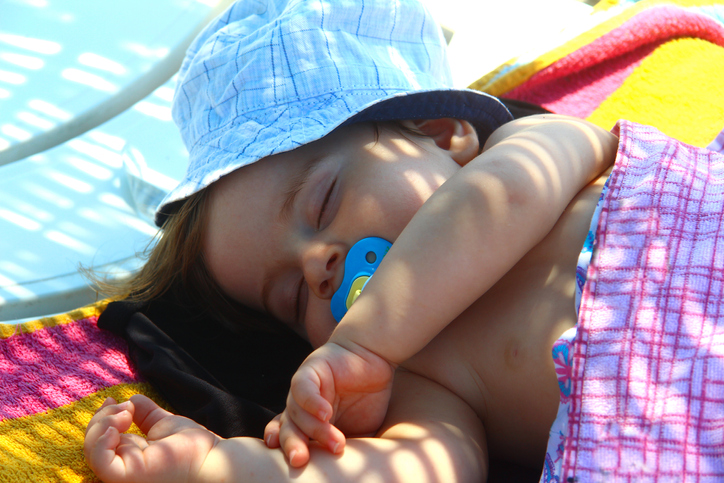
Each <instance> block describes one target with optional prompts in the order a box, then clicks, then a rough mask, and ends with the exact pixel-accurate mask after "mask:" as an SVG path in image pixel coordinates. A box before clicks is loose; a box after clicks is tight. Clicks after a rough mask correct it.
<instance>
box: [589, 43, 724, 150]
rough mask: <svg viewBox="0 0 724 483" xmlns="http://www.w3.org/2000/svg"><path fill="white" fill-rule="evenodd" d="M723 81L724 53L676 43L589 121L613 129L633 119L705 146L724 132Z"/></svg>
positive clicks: (667, 46)
mask: <svg viewBox="0 0 724 483" xmlns="http://www.w3.org/2000/svg"><path fill="white" fill-rule="evenodd" d="M722 79H724V49H722V48H721V47H719V46H717V45H714V44H712V43H710V42H707V41H705V40H701V39H692V38H683V39H677V40H672V41H669V42H667V43H665V44H663V45H661V46H660V47H659V48H657V49H656V50H655V51H654V52H652V53H651V54H650V55H649V56H648V57H646V58H645V59H644V60H643V62H641V65H639V66H638V67H637V68H636V69H635V70H634V71H633V72H632V73H631V75H629V76H628V77H627V78H626V80H625V81H624V82H623V84H622V85H621V86H620V87H619V88H618V89H617V90H616V91H615V92H614V93H613V94H611V96H609V97H608V99H606V100H605V101H603V102H602V103H601V104H600V105H599V106H598V108H597V109H596V110H595V111H594V112H593V113H591V115H590V116H589V117H588V120H589V121H591V122H593V123H594V124H598V125H599V126H601V127H603V128H604V129H611V128H612V127H613V125H614V124H615V123H616V121H618V120H619V119H628V120H630V121H635V122H638V123H641V124H647V125H651V126H656V127H657V129H659V130H661V132H663V133H664V134H666V135H668V136H671V137H673V138H676V139H679V140H681V141H683V142H685V143H688V144H692V145H694V146H699V147H704V146H706V145H707V144H709V143H710V142H711V140H712V139H714V138H715V137H716V135H717V134H718V133H719V131H720V130H721V129H722V128H723V127H724V83H722Z"/></svg>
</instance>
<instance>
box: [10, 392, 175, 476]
mask: <svg viewBox="0 0 724 483" xmlns="http://www.w3.org/2000/svg"><path fill="white" fill-rule="evenodd" d="M134 394H145V395H146V396H148V397H150V398H151V399H153V400H154V401H156V402H157V403H158V404H159V405H160V406H162V407H165V408H166V409H168V410H171V409H170V408H169V407H168V404H166V403H165V402H164V401H163V400H162V399H161V397H160V396H159V395H158V393H157V392H156V391H154V389H153V388H152V387H151V386H150V385H149V384H147V383H134V384H119V385H117V386H112V387H110V388H108V389H104V390H103V391H99V392H97V393H94V394H91V395H89V396H87V397H85V398H82V399H80V400H78V401H76V402H74V403H73V404H69V405H67V406H63V407H60V408H57V409H52V410H50V411H47V412H45V413H40V414H34V415H32V416H26V417H22V418H16V419H6V420H5V421H2V422H0V481H2V482H3V483H27V482H33V483H44V482H73V483H75V482H78V483H80V482H84V483H87V482H90V481H97V480H96V478H95V476H94V475H93V472H92V471H91V470H90V468H89V467H88V465H87V464H86V462H85V459H84V456H83V436H84V434H85V428H86V426H87V425H88V422H89V421H90V419H91V417H92V416H93V414H94V413H95V411H96V410H97V409H98V408H99V407H100V405H101V403H103V401H104V400H105V399H106V398H107V397H113V398H114V399H116V401H119V402H122V401H125V400H127V399H128V398H129V397H131V396H132V395H134ZM131 429H132V432H135V433H137V434H141V433H140V431H139V430H138V428H137V427H136V426H135V425H133V426H132V428H131Z"/></svg>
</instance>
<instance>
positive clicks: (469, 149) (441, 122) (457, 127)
mask: <svg viewBox="0 0 724 483" xmlns="http://www.w3.org/2000/svg"><path fill="white" fill-rule="evenodd" d="M412 122H413V123H414V125H415V128H417V129H418V130H419V131H421V132H422V133H423V134H424V135H425V136H428V137H429V138H431V139H432V140H433V141H435V144H437V146H438V147H439V148H440V149H444V150H446V151H448V152H449V153H450V156H451V157H452V158H453V160H455V162H457V163H458V164H459V165H460V166H465V165H466V164H467V163H468V161H470V160H472V159H474V158H475V157H476V156H477V155H478V154H479V153H480V143H479V141H478V133H477V132H476V131H475V128H474V127H473V125H472V124H470V123H469V122H468V121H463V120H461V119H454V118H451V117H444V118H442V119H423V120H417V121H412Z"/></svg>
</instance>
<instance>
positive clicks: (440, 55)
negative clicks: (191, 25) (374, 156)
mask: <svg viewBox="0 0 724 483" xmlns="http://www.w3.org/2000/svg"><path fill="white" fill-rule="evenodd" d="M178 79H179V80H178V85H177V88H176V93H175V96H174V101H173V118H174V121H175V122H176V124H177V125H178V127H179V129H180V130H181V136H182V138H183V140H184V143H185V144H186V148H187V149H188V151H189V164H188V169H187V171H186V175H185V176H184V178H183V179H182V180H181V182H180V183H179V184H178V186H177V187H176V188H175V189H173V190H172V191H171V192H170V193H169V194H168V195H167V196H166V197H165V198H164V200H163V201H162V202H161V204H160V205H159V207H158V209H157V211H156V218H155V219H156V224H157V225H158V226H161V225H162V224H163V222H164V221H165V219H166V218H167V217H168V215H169V214H171V213H173V212H174V211H175V210H176V209H177V206H178V204H179V202H181V201H182V200H184V199H185V198H187V197H189V196H191V195H192V194H194V193H196V192H198V191H200V190H202V189H203V188H206V187H207V186H209V185H210V184H211V183H213V182H215V181H217V180H218V179H219V178H221V177H222V176H224V175H226V174H228V173H230V172H232V171H234V170H236V169H239V168H240V167H242V166H246V165H248V164H251V163H254V162H256V161H258V160H260V159H262V158H264V157H266V156H270V155H272V154H277V153H282V152H285V151H290V150H292V149H294V148H297V147H299V146H303V145H305V144H308V143H310V142H312V141H316V140H318V139H320V138H322V137H324V136H326V135H327V134H329V133H330V132H332V131H333V130H334V129H335V128H337V127H340V126H343V125H347V124H352V123H355V122H362V121H389V120H403V119H436V118H442V117H454V118H458V119H465V120H468V121H470V122H471V123H472V124H473V125H474V126H475V128H476V130H477V132H478V136H479V137H480V139H481V143H482V142H484V140H485V139H487V137H488V136H489V135H490V133H492V132H493V131H494V130H495V129H496V128H497V127H498V126H500V125H501V124H504V123H505V122H507V121H509V120H511V119H512V116H511V115H510V113H509V112H508V110H507V109H506V108H505V106H504V105H503V104H502V103H501V102H500V101H499V100H498V99H496V98H495V97H493V96H490V95H487V94H484V93H481V92H478V91H473V90H469V89H454V88H452V77H451V74H450V69H449V65H448V61H447V54H446V45H445V39H444V37H443V34H442V31H441V29H440V27H439V26H438V25H437V24H436V23H435V21H434V20H433V18H432V17H431V15H430V14H429V12H428V11H427V10H426V9H425V8H424V7H423V5H422V4H420V3H419V1H417V0H239V1H237V2H236V3H234V4H233V5H231V6H230V7H229V9H228V10H226V11H225V12H224V13H223V14H222V15H220V16H219V17H218V18H217V19H216V20H214V21H213V22H212V23H211V24H209V25H208V26H207V27H206V29H204V30H203V31H202V32H201V34H199V36H198V37H197V38H196V40H195V41H194V42H193V43H192V45H191V46H190V47H189V49H188V52H187V53H186V57H185V59H184V61H183V64H182V66H181V70H180V72H179V77H178Z"/></svg>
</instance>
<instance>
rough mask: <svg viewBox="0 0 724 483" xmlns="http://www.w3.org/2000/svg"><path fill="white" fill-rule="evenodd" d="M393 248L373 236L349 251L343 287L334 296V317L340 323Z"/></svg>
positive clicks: (388, 243) (385, 241) (345, 264)
mask: <svg viewBox="0 0 724 483" xmlns="http://www.w3.org/2000/svg"><path fill="white" fill-rule="evenodd" d="M391 246H392V243H390V242H388V241H387V240H384V239H382V238H378V237H374V236H372V237H368V238H363V239H361V240H360V241H358V242H357V243H355V244H354V245H352V248H350V249H349V252H348V253H347V258H346V259H345V260H344V279H343V280H342V285H340V287H339V289H338V290H337V291H336V292H335V293H334V295H332V315H334V318H335V319H336V320H337V322H338V323H339V321H340V320H342V317H344V314H346V313H347V311H348V310H349V308H350V307H351V306H352V304H353V303H354V301H355V300H357V297H359V294H360V293H362V290H364V288H365V287H366V286H367V282H369V281H370V278H372V274H373V273H375V270H377V267H378V266H379V265H380V262H381V261H382V257H384V256H385V255H387V252H388V251H389V249H390V247H391Z"/></svg>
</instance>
